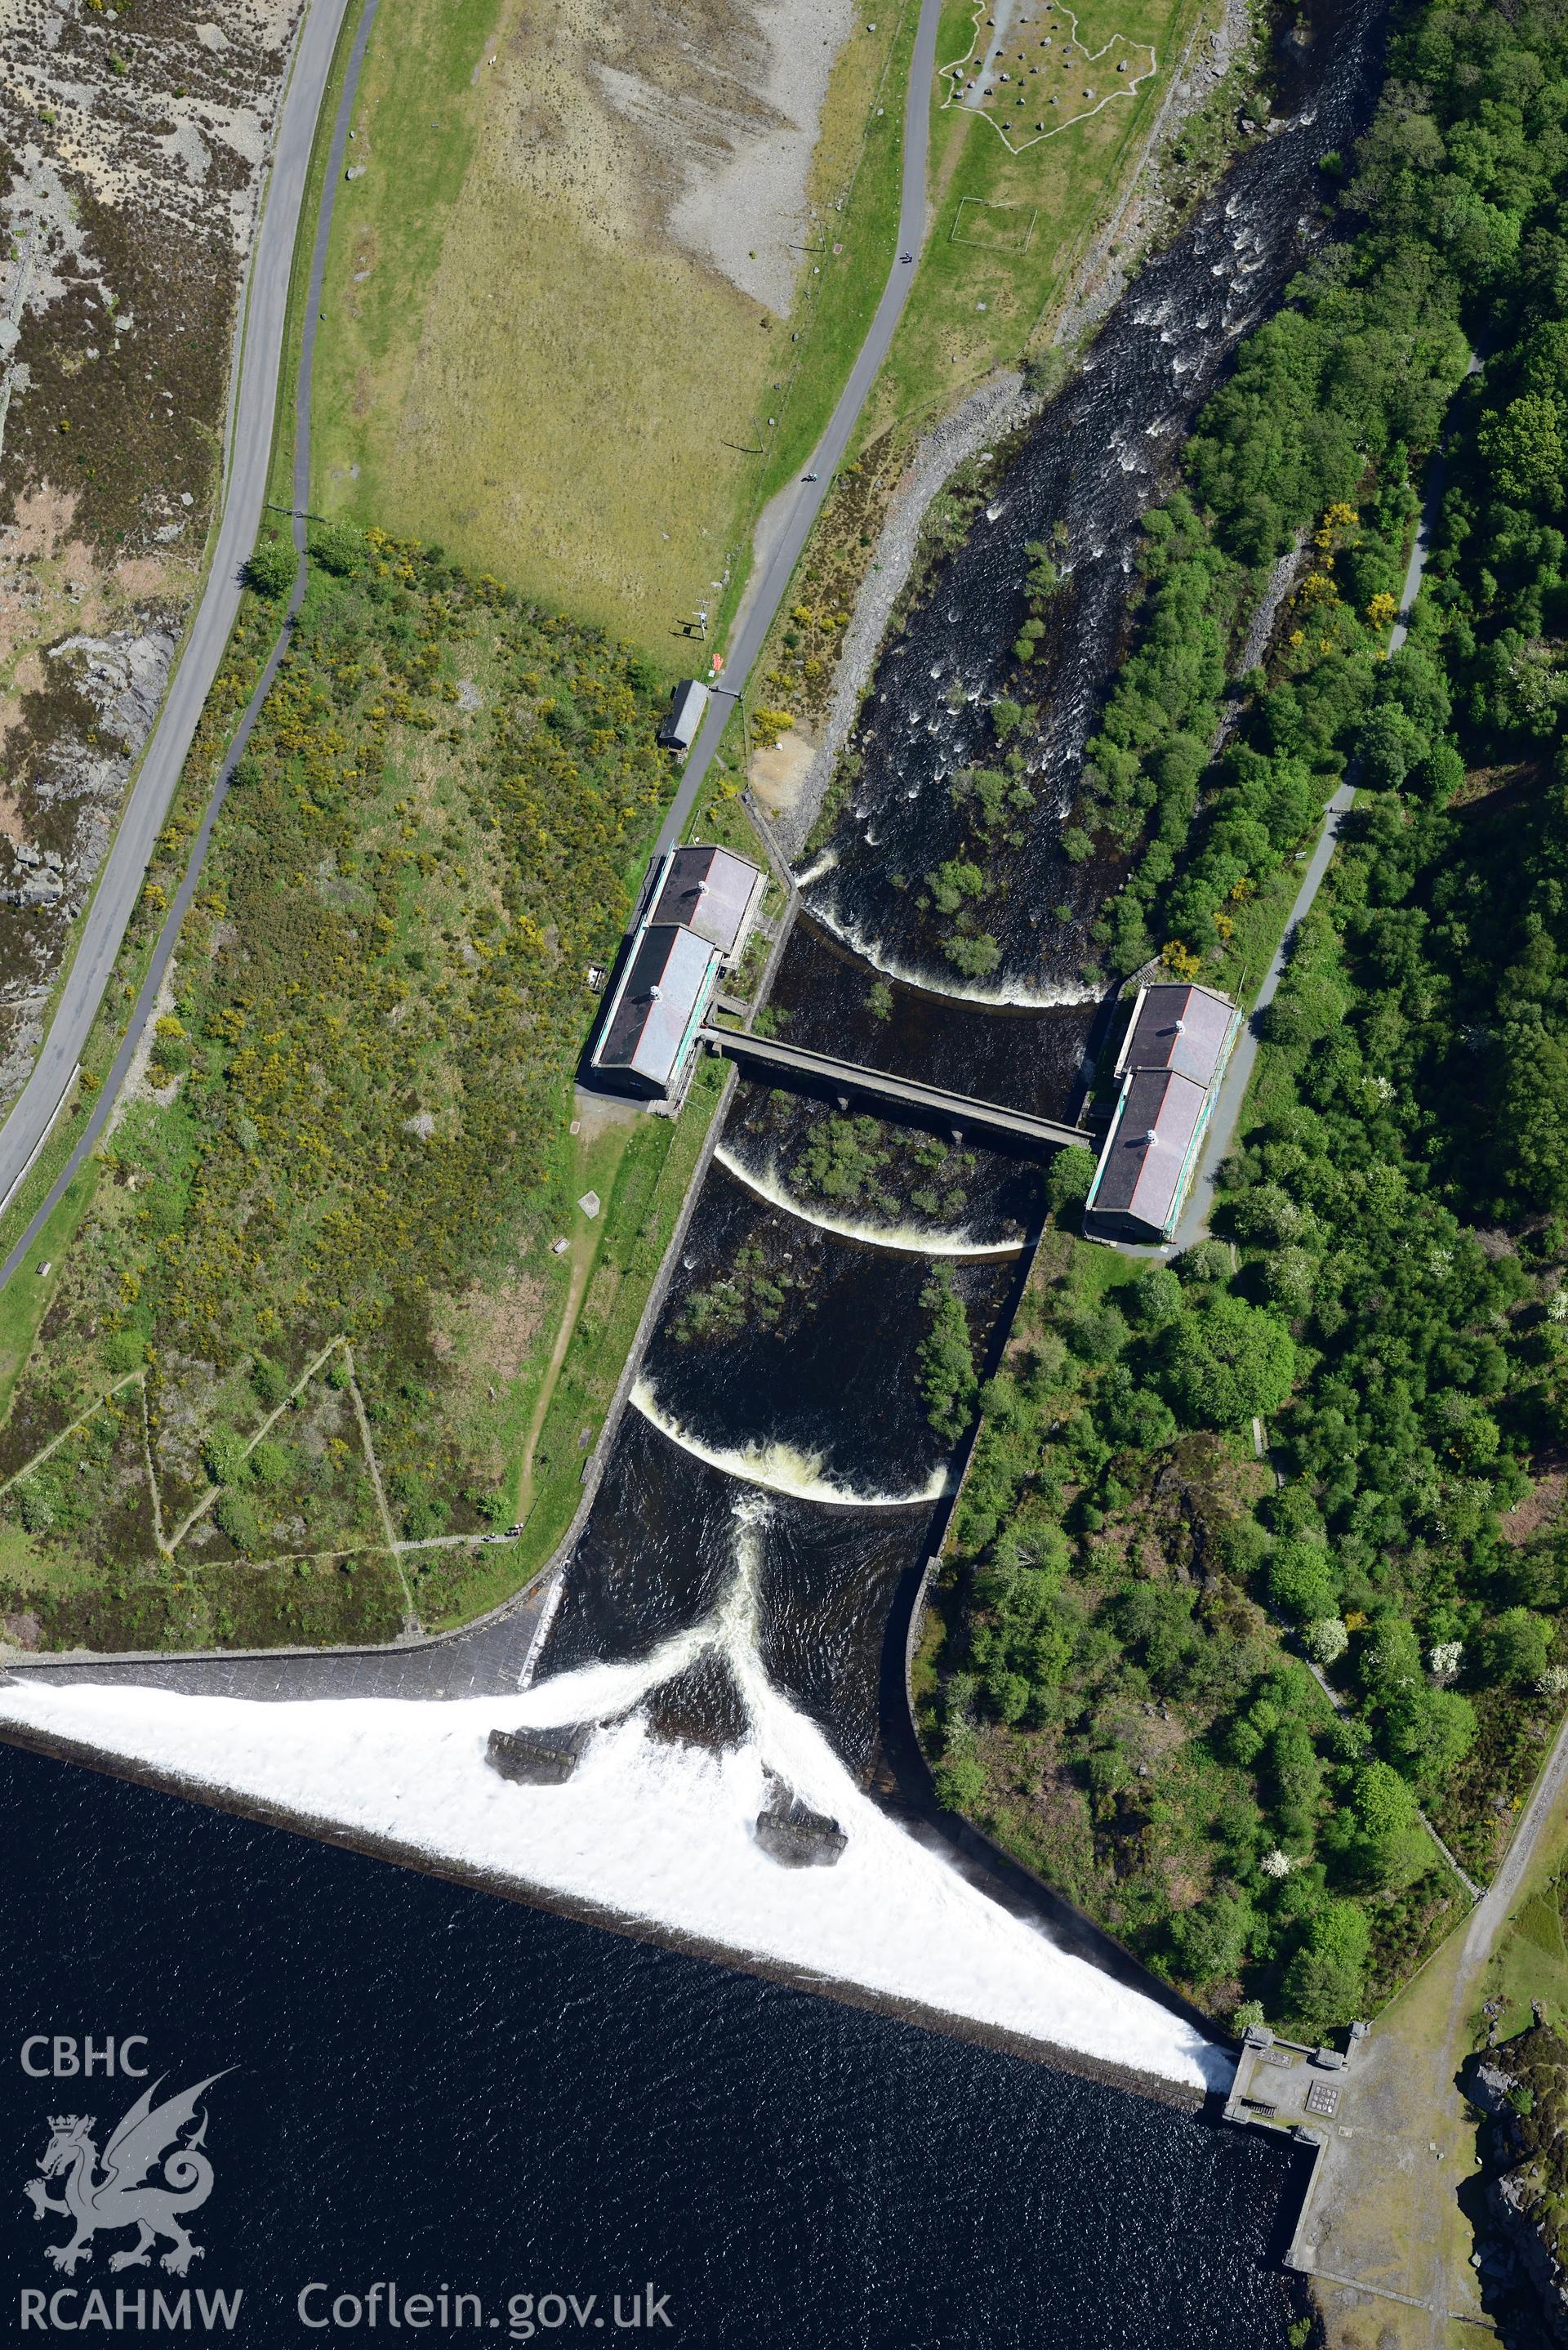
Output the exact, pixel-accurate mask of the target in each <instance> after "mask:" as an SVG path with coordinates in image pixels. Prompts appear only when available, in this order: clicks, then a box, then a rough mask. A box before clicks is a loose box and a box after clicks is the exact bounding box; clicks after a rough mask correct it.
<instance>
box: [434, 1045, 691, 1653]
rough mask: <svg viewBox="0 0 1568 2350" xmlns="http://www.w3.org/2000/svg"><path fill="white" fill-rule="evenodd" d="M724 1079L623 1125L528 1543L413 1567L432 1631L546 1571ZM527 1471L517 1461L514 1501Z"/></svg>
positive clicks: (542, 1452) (554, 1407) (557, 1390)
mask: <svg viewBox="0 0 1568 2350" xmlns="http://www.w3.org/2000/svg"><path fill="white" fill-rule="evenodd" d="M727 1076H728V1069H727V1066H725V1065H723V1064H721V1063H719V1062H717V1061H712V1060H707V1059H704V1060H702V1061H700V1062H699V1063H698V1066H697V1068H696V1070H695V1072H694V1074H693V1076H692V1080H691V1092H690V1094H689V1096H688V1097H687V1101H686V1106H685V1107H684V1109H683V1110H682V1111H681V1114H680V1118H679V1119H678V1120H676V1121H675V1122H674V1123H673V1124H671V1123H670V1121H668V1120H666V1119H663V1118H649V1117H646V1116H645V1117H640V1118H638V1119H637V1120H636V1122H635V1124H633V1125H631V1126H630V1127H629V1128H620V1129H619V1133H618V1145H617V1150H616V1154H615V1155H616V1157H617V1158H618V1164H617V1166H616V1172H615V1176H614V1181H613V1189H612V1190H611V1191H610V1192H609V1194H608V1197H607V1199H606V1201H605V1204H604V1207H603V1209H602V1211H601V1214H600V1217H599V1219H598V1231H597V1237H596V1244H595V1246H594V1249H593V1252H592V1261H591V1268H590V1270H589V1272H588V1275H587V1282H586V1284H585V1286H584V1289H583V1292H582V1295H581V1302H580V1304H579V1305H578V1308H577V1312H576V1317H575V1321H574V1325H573V1329H572V1333H571V1336H570V1338H569V1340H568V1342H567V1344H566V1349H565V1353H564V1355H563V1356H562V1357H561V1359H560V1367H559V1371H558V1373H557V1374H556V1378H555V1381H554V1385H553V1388H552V1389H551V1392H550V1396H549V1401H548V1405H547V1408H546V1409H545V1415H544V1420H543V1425H542V1426H541V1428H540V1430H539V1434H538V1437H537V1440H536V1441H535V1446H534V1453H533V1461H532V1464H531V1465H532V1471H533V1476H532V1486H533V1498H532V1503H531V1506H530V1507H529V1511H528V1515H527V1518H526V1521H525V1523H524V1531H523V1534H522V1536H521V1537H520V1539H519V1540H518V1541H517V1542H515V1543H513V1544H506V1545H504V1546H501V1545H497V1546H495V1547H494V1548H492V1549H488V1550H484V1551H481V1552H479V1553H478V1554H477V1555H472V1554H468V1553H457V1552H448V1553H441V1554H435V1555H432V1557H431V1562H430V1564H429V1565H423V1566H421V1568H419V1569H418V1570H414V1569H413V1561H412V1560H411V1559H410V1562H409V1564H410V1570H411V1571H416V1572H417V1573H418V1575H419V1578H420V1579H419V1582H418V1584H417V1585H416V1590H417V1591H418V1592H419V1594H420V1596H421V1615H422V1616H423V1617H424V1620H425V1622H426V1625H427V1628H429V1629H431V1630H432V1631H435V1630H440V1631H445V1630H449V1629H452V1627H455V1626H457V1625H459V1624H462V1623H464V1622H466V1621H468V1620H469V1619H470V1618H471V1617H473V1616H475V1615H478V1614H480V1613H481V1612H482V1611H483V1609H485V1608H487V1607H494V1606H496V1605H498V1604H499V1602H500V1601H501V1600H503V1599H504V1598H506V1597H508V1596H510V1594H511V1593H512V1592H514V1591H515V1590H518V1589H520V1588H521V1587H522V1586H523V1585H524V1583H525V1582H527V1581H528V1580H529V1579H530V1577H532V1576H533V1575H535V1574H537V1572H538V1570H539V1569H540V1567H542V1566H543V1565H545V1564H546V1562H547V1561H548V1560H549V1558H550V1557H551V1556H552V1555H553V1553H554V1552H555V1550H556V1547H557V1545H558V1544H560V1542H561V1540H562V1539H563V1537H564V1536H565V1534H566V1530H567V1528H568V1527H569V1526H570V1524H571V1523H572V1519H573V1516H574V1514H575V1513H576V1507H577V1504H578V1502H579V1501H580V1499H581V1497H582V1488H583V1481H584V1474H585V1471H586V1469H587V1464H588V1461H590V1459H591V1458H592V1456H593V1454H594V1452H595V1451H596V1450H597V1446H598V1443H599V1442H600V1440H601V1439H602V1436H603V1432H604V1420H605V1414H606V1413H607V1410H608V1409H609V1406H610V1403H611V1401H612V1399H613V1398H614V1395H615V1390H616V1388H617V1386H618V1383H619V1379H620V1376H621V1373H622V1371H623V1370H624V1368H625V1367H626V1363H627V1359H628V1356H629V1354H630V1352H631V1348H632V1344H633V1342H634V1340H635V1338H636V1336H637V1331H638V1326H639V1323H640V1321H641V1319H642V1315H643V1312H644V1309H645V1307H646V1305H647V1303H648V1298H649V1292H650V1290H651V1288H652V1285H653V1283H654V1281H655V1280H656V1279H657V1277H658V1274H659V1267H660V1266H661V1265H662V1263H663V1262H664V1258H665V1253H666V1252H667V1250H668V1249H669V1246H670V1235H671V1234H672V1232H674V1230H675V1226H676V1223H677V1222H678V1221H679V1218H680V1211H681V1209H682V1207H683V1206H684V1204H685V1201H686V1197H687V1193H688V1192H689V1191H690V1189H691V1181H692V1178H693V1176H694V1174H695V1172H696V1168H697V1163H698V1160H699V1159H700V1158H701V1154H702V1149H703V1147H704V1145H705V1143H706V1141H707V1139H708V1131H709V1128H710V1127H711V1124H712V1121H713V1118H714V1116H715V1115H716V1113H717V1111H718V1109H719V1106H720V1104H721V1102H722V1098H723V1094H724V1087H725V1080H726V1077H727ZM608 1139H609V1138H604V1140H605V1141H608ZM600 1163H601V1164H602V1159H601V1160H600ZM556 1335H557V1336H558V1328H557V1333H556ZM544 1378H545V1365H544V1364H543V1363H541V1364H540V1365H539V1366H538V1367H537V1368H536V1371H535V1377H534V1378H532V1380H531V1381H530V1382H529V1383H528V1385H527V1386H526V1388H524V1389H523V1390H521V1391H520V1393H519V1395H518V1397H517V1399H516V1406H515V1410H514V1440H515V1439H516V1438H517V1437H520V1436H521V1434H522V1432H523V1430H524V1429H525V1428H526V1427H527V1426H528V1425H529V1424H530V1423H531V1421H532V1419H533V1418H534V1415H535V1409H536V1407H537V1404H538V1402H539V1399H540V1391H541V1388H542V1385H543V1381H544ZM585 1435H586V1436H587V1439H588V1441H587V1443H585V1442H584V1441H583V1439H584V1437H585ZM522 1467H523V1463H522V1461H521V1459H520V1458H518V1457H514V1464H513V1477H514V1484H513V1488H512V1490H513V1492H514V1494H515V1493H516V1492H517V1491H518V1484H517V1482H515V1481H516V1480H517V1479H518V1478H519V1477H520V1474H521V1471H522ZM427 1610H428V1612H426V1611H427Z"/></svg>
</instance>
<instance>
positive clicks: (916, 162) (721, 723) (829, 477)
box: [628, 0, 941, 938]
mask: <svg viewBox="0 0 1568 2350" xmlns="http://www.w3.org/2000/svg"><path fill="white" fill-rule="evenodd" d="M940 16H941V0H920V21H919V26H918V27H917V29H916V33H915V54H914V57H913V58H912V60H911V62H910V66H909V90H908V92H907V94H906V97H905V101H904V178H903V190H902V193H901V195H900V198H899V204H898V243H897V244H896V245H895V247H894V251H893V254H892V256H891V259H890V261H889V264H888V282H887V284H886V286H884V287H883V288H882V299H881V300H880V302H878V304H877V314H876V316H875V317H874V318H873V319H872V321H871V324H870V327H869V328H868V329H867V335H866V339H865V341H864V342H863V343H862V344H861V346H860V351H859V355H858V357H857V359H856V361H855V364H854V366H853V367H852V368H851V369H850V370H849V380H848V381H847V382H846V385H845V387H844V390H842V391H841V392H840V394H839V396H838V405H837V407H836V409H835V410H834V411H833V414H832V415H831V416H830V417H829V419H828V421H827V429H826V432H824V434H823V436H822V438H821V440H820V441H819V442H817V444H816V447H815V449H814V450H813V452H812V453H811V455H810V457H809V458H808V459H807V460H806V463H805V472H806V473H815V475H816V479H815V481H804V480H803V481H801V482H799V483H797V484H796V485H795V493H794V499H793V501H792V502H791V503H790V504H788V505H787V506H786V507H785V509H784V516H783V520H782V524H781V523H780V522H779V504H778V501H777V500H776V499H775V500H774V502H773V504H771V505H770V507H769V515H770V519H771V520H772V521H773V522H774V525H775V526H776V528H777V536H776V537H774V541H773V544H772V546H771V547H770V549H769V551H768V555H767V557H766V560H765V562H764V565H763V575H762V577H761V578H760V579H759V580H758V582H757V583H756V586H755V587H754V588H753V591H752V592H751V593H750V594H749V596H748V597H747V599H746V603H745V606H744V614H745V617H744V618H743V619H742V623H741V627H740V629H739V632H738V633H737V635H736V638H735V641H734V643H733V644H732V646H731V647H730V650H729V652H728V654H727V655H726V657H725V666H724V671H723V681H724V687H725V691H724V693H723V694H718V695H715V697H714V699H713V700H712V702H710V704H709V706H708V714H707V716H706V718H705V719H704V720H703V722H702V724H701V728H700V730H699V732H698V735H697V740H696V741H695V743H693V744H692V745H691V755H690V756H689V757H688V759H687V762H686V766H685V770H684V773H683V774H682V775H681V778H680V788H679V789H678V790H677V792H676V795H675V797H674V799H673V801H672V802H671V804H670V813H669V815H668V816H666V817H665V819H664V823H663V825H662V827H660V829H659V839H658V841H657V843H656V844H655V847H654V851H653V859H651V860H650V868H649V869H650V870H651V867H652V863H653V862H654V861H656V860H657V859H658V858H659V857H660V856H662V854H663V852H664V851H665V849H667V848H669V847H672V846H673V845H674V843H675V842H676V841H678V840H679V839H680V835H681V833H682V832H683V831H684V830H685V827H686V819H687V817H688V816H690V815H691V810H692V807H693V806H694V805H695V802H696V798H697V795H698V793H699V792H700V791H701V788H702V782H703V778H704V776H705V775H707V772H708V769H709V766H710V764H711V762H712V758H713V754H714V753H715V751H717V749H718V747H719V742H720V738H721V736H722V734H723V732H724V729H725V727H726V725H727V724H728V723H729V719H730V707H731V704H730V700H729V699H728V698H727V697H728V696H730V695H732V694H733V693H736V692H739V691H742V689H743V688H744V685H745V682H746V680H747V678H748V677H749V676H750V674H751V671H752V668H753V663H754V662H755V660H756V658H757V655H758V654H759V653H760V652H761V651H762V649H763V643H764V641H765V639H766V637H767V633H768V630H769V629H770V628H772V626H773V621H774V613H775V612H776V611H777V610H778V608H779V606H780V604H781V603H782V602H783V601H784V592H785V590H786V589H787V587H788V586H789V583H790V578H791V577H792V575H793V573H794V567H795V565H796V563H797V562H798V561H799V560H800V554H801V549H802V548H803V547H804V546H805V542H806V539H807V537H808V536H809V535H810V532H811V526H812V525H813V523H814V522H815V520H816V517H817V515H819V514H820V513H821V511H822V503H823V500H824V499H825V498H826V495H827V493H828V491H829V489H830V488H831V487H832V484H833V476H834V474H835V473H836V472H837V470H838V467H839V466H840V465H841V464H842V463H843V462H844V455H845V452H846V450H847V448H848V446H849V437H850V434H851V433H852V432H854V430H855V426H856V423H857V420H858V418H859V415H860V411H861V410H862V409H863V408H864V407H865V405H866V400H867V394H868V393H869V391H870V390H871V386H872V384H873V383H874V382H875V381H876V380H877V372H878V370H879V369H880V368H881V365H882V362H883V360H884V359H886V358H887V356H888V350H889V348H891V346H892V341H893V336H894V333H895V331H896V329H897V328H898V321H899V319H900V318H901V317H903V314H904V305H905V303H906V302H907V301H908V300H909V288H910V286H911V285H912V284H913V282H914V276H915V269H916V267H917V266H918V265H919V257H920V251H921V248H922V246H923V245H924V244H925V241H926V152H927V149H928V147H929V143H930V120H931V92H932V87H933V84H934V82H935V79H936V71H937V26H938V22H939V19H940ZM903 253H909V254H913V255H914V256H915V259H914V264H913V265H906V264H905V263H904V262H902V261H900V260H899V258H898V255H900V254H903ZM640 911H641V909H640V907H639V913H640ZM635 927H636V917H634V918H633V922H632V925H631V928H632V929H635ZM630 935H631V931H630V930H628V938H629V937H630Z"/></svg>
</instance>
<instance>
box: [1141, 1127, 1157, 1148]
mask: <svg viewBox="0 0 1568 2350" xmlns="http://www.w3.org/2000/svg"><path fill="white" fill-rule="evenodd" d="M1144 1140H1145V1142H1146V1143H1147V1145H1148V1148H1149V1149H1151V1150H1152V1149H1154V1146H1155V1144H1156V1143H1157V1142H1158V1140H1159V1137H1158V1134H1157V1133H1156V1132H1155V1129H1154V1128H1153V1127H1152V1126H1151V1127H1150V1128H1149V1129H1148V1131H1147V1134H1146V1135H1145V1136H1144Z"/></svg>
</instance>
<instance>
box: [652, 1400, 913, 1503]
mask: <svg viewBox="0 0 1568 2350" xmlns="http://www.w3.org/2000/svg"><path fill="white" fill-rule="evenodd" d="M628 1402H629V1403H630V1404H631V1405H632V1407H633V1409H635V1410H637V1411H639V1412H640V1413H641V1414H642V1416H643V1418H644V1419H646V1420H648V1421H649V1423H650V1424H651V1425H652V1426H653V1427H655V1428H657V1429H658V1430H659V1434H660V1436H667V1437H668V1438H669V1439H670V1443H671V1444H678V1445H679V1446H680V1450H681V1451H682V1452H690V1453H691V1455H692V1457H693V1459H694V1460H698V1461H706V1462H707V1464H708V1466H709V1468H710V1469H722V1471H723V1472H724V1474H725V1475H726V1476H727V1477H739V1478H740V1479H742V1482H744V1483H746V1484H748V1485H763V1486H766V1487H767V1489H768V1490H769V1492H774V1493H789V1494H792V1495H794V1497H795V1499H796V1500H799V1501H803V1502H821V1503H827V1504H829V1505H831V1506H832V1507H833V1508H836V1509H841V1510H909V1509H918V1508H920V1507H922V1506H924V1507H929V1504H930V1503H932V1502H940V1500H941V1498H942V1495H943V1494H944V1493H945V1492H947V1490H948V1472H947V1471H946V1470H945V1469H942V1468H938V1469H934V1470H933V1471H932V1472H931V1474H930V1476H929V1479H928V1480H927V1482H926V1483H925V1484H924V1485H923V1486H922V1487H921V1488H920V1490H919V1492H914V1493H876V1492H857V1491H855V1490H854V1489H853V1488H852V1487H850V1486H847V1485H839V1484H836V1483H835V1482H834V1481H833V1479H832V1478H831V1477H829V1476H828V1475H827V1474H826V1464H825V1462H824V1461H823V1460H822V1457H821V1455H820V1454H819V1453H815V1452H806V1451H802V1450H801V1448H800V1447H799V1446H798V1445H794V1444H790V1443H786V1442H785V1441H784V1440H783V1439H782V1438H778V1437H773V1438H766V1437H759V1438H758V1439H757V1440H756V1442H755V1443H754V1444H748V1445H745V1446H733V1447H731V1446H723V1445H713V1444H705V1443H704V1442H703V1441H702V1440H701V1437H700V1436H693V1435H692V1433H691V1430H690V1429H686V1428H682V1426H681V1425H680V1421H679V1420H678V1419H671V1418H670V1415H669V1414H668V1413H667V1412H665V1411H662V1410H661V1409H659V1398H658V1396H657V1395H656V1394H655V1393H654V1390H653V1388H652V1385H651V1383H650V1382H649V1380H648V1379H646V1378H639V1379H638V1380H636V1381H635V1382H634V1384H633V1387H632V1390H631V1394H630V1396H629V1397H628Z"/></svg>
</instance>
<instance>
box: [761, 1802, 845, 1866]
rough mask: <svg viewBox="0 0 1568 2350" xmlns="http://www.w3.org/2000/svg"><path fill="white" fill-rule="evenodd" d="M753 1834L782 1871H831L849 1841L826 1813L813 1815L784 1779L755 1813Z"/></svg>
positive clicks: (836, 1823) (807, 1805)
mask: <svg viewBox="0 0 1568 2350" xmlns="http://www.w3.org/2000/svg"><path fill="white" fill-rule="evenodd" d="M755 1835H756V1839H757V1842H758V1844H760V1845H761V1846H762V1848H763V1851H764V1852H765V1853H766V1854H767V1856H768V1857H769V1859H770V1860H776V1861H777V1862H778V1863H779V1865H780V1866H781V1867H784V1868H831V1867H832V1866H834V1864H835V1863H836V1861H838V1860H839V1859H841V1858H842V1856H843V1854H844V1851H845V1848H846V1846H847V1845H848V1842H849V1838H848V1837H847V1836H846V1835H845V1833H844V1831H843V1829H842V1828H841V1827H840V1826H839V1825H838V1822H837V1821H836V1820H834V1819H829V1817H828V1816H827V1814H826V1812H814V1811H813V1810H812V1809H811V1807H810V1805H809V1804H804V1803H802V1801H801V1799H800V1797H799V1796H798V1795H797V1794H795V1793H794V1789H793V1788H791V1787H787V1786H785V1784H784V1782H783V1780H774V1793H773V1794H772V1795H771V1796H770V1798H769V1800H768V1802H767V1804H765V1805H764V1807H763V1810H762V1811H760V1812H759V1813H758V1814H757V1824H756V1829H755Z"/></svg>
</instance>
